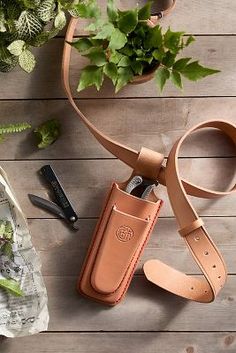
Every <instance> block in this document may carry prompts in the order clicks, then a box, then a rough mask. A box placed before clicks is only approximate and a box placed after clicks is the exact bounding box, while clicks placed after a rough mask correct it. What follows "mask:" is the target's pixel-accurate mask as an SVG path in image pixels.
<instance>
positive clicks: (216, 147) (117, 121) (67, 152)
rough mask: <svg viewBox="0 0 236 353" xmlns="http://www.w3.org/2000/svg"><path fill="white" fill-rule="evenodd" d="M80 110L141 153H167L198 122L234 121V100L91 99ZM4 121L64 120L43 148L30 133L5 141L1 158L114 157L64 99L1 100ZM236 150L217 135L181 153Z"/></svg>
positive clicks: (192, 142)
mask: <svg viewBox="0 0 236 353" xmlns="http://www.w3.org/2000/svg"><path fill="white" fill-rule="evenodd" d="M78 103H79V106H80V107H81V109H82V111H83V112H84V113H85V114H86V115H87V116H88V117H89V119H90V121H91V122H93V123H94V124H95V125H96V126H97V127H98V128H99V129H101V130H102V131H103V132H105V133H106V134H107V135H108V136H111V137H112V138H114V139H116V140H117V141H120V142H121V143H124V144H128V145H129V146H130V147H131V148H133V149H136V150H139V149H140V147H141V146H142V145H145V146H146V147H148V148H151V149H154V150H156V151H158V152H161V153H164V154H165V156H167V154H168V153H169V151H170V148H171V147H172V145H173V143H174V142H175V141H176V140H177V139H178V138H179V137H180V136H181V135H182V134H183V133H184V131H186V129H188V128H190V127H191V126H193V125H194V124H198V123H200V122H202V121H204V120H206V119H211V120H214V119H227V120H229V121H231V122H235V121H236V100H235V98H232V97H230V98H178V99H173V98H161V99H159V98H153V99H138V100H136V99H126V100H123V99H114V100H113V99H112V100H109V99H107V100H101V99H99V100H98V99H93V100H90V101H89V104H88V101H87V100H81V101H78ZM0 116H1V118H2V120H3V121H8V122H12V123H13V122H21V121H27V122H29V123H30V124H31V125H32V126H33V127H34V128H35V127H36V126H37V125H39V124H40V123H41V122H42V121H44V120H47V119H49V118H57V119H60V121H61V124H62V136H61V137H60V140H59V141H58V142H56V143H55V144H54V145H53V146H51V147H50V148H48V149H45V150H39V149H38V148H36V139H35V137H34V136H33V134H32V132H26V133H23V134H18V135H15V136H11V137H9V138H7V139H6V140H5V142H4V144H2V145H1V155H0V159H8V160H9V159H14V160H15V159H16V160H17V159H49V158H50V159H76V158H90V159H91V158H103V157H106V158H107V157H108V158H113V156H112V155H111V154H109V153H108V152H107V151H106V150H105V149H104V148H103V147H101V146H100V144H99V143H98V142H97V141H96V140H95V139H94V138H93V137H91V134H90V133H89V132H88V130H87V129H86V128H85V127H84V125H83V124H82V122H81V121H80V120H79V118H78V116H77V115H76V114H75V113H74V111H73V110H72V108H70V106H69V103H68V102H67V101H65V100H59V101H58V100H28V101H15V102H14V103H13V102H12V101H2V102H1V112H0ZM235 154H236V151H235V148H234V146H233V145H232V144H231V143H230V142H229V141H228V140H227V139H226V138H225V137H224V136H223V135H221V134H220V133H218V132H217V131H215V130H214V131H213V130H212V131H211V132H209V131H207V132H206V131H205V130H204V131H202V132H199V133H195V134H194V135H193V136H192V137H190V138H189V139H188V140H187V141H186V142H185V144H184V145H183V147H182V149H181V156H183V157H210V156H233V155H235Z"/></svg>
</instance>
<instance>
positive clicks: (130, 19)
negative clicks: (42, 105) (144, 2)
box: [117, 9, 138, 34]
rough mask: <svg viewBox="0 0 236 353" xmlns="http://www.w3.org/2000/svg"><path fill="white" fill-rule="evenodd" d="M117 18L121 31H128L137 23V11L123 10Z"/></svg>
mask: <svg viewBox="0 0 236 353" xmlns="http://www.w3.org/2000/svg"><path fill="white" fill-rule="evenodd" d="M119 15H120V16H119V20H118V23H117V24H118V27H119V29H120V30H121V31H122V32H123V33H126V34H128V33H130V32H132V31H133V30H134V29H135V27H136V26H137V24H138V11H137V9H135V10H130V11H123V12H121V11H120V12H119Z"/></svg>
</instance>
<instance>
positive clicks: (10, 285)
mask: <svg viewBox="0 0 236 353" xmlns="http://www.w3.org/2000/svg"><path fill="white" fill-rule="evenodd" d="M0 287H2V288H3V289H5V290H6V291H7V292H9V293H10V294H12V295H14V296H16V297H22V296H23V295H24V292H23V291H22V289H21V288H20V285H19V283H18V282H17V281H15V280H14V279H0Z"/></svg>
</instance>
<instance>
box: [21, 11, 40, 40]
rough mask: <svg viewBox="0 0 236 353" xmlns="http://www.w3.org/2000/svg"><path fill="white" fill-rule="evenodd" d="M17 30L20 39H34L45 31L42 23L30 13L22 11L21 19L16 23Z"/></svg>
mask: <svg viewBox="0 0 236 353" xmlns="http://www.w3.org/2000/svg"><path fill="white" fill-rule="evenodd" d="M16 29H17V32H18V33H17V34H18V37H19V39H23V40H26V39H31V38H34V37H35V36H36V35H37V34H38V33H40V32H41V31H42V29H43V25H42V22H41V21H40V20H39V18H38V17H37V16H36V15H35V14H34V13H33V12H30V11H27V10H25V11H22V12H21V15H20V17H19V18H18V20H17V21H16Z"/></svg>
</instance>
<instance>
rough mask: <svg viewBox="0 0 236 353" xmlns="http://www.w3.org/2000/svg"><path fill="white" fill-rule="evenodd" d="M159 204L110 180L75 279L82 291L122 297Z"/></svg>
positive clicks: (112, 299) (111, 300) (106, 299)
mask: <svg viewBox="0 0 236 353" xmlns="http://www.w3.org/2000/svg"><path fill="white" fill-rule="evenodd" d="M161 205H162V201H161V200H158V199H157V198H156V197H155V201H147V200H143V199H140V198H138V197H136V196H133V195H130V194H128V193H126V192H124V191H123V190H122V189H121V185H119V184H117V183H113V184H112V187H111V190H110V192H109V194H108V196H107V199H106V202H105V205H104V208H103V211H102V214H101V216H100V219H99V222H98V224H97V227H96V229H95V232H94V235H93V240H92V243H91V246H90V249H89V251H88V255H87V258H86V260H85V263H84V266H83V269H82V272H81V276H80V278H79V281H78V290H79V291H80V292H81V293H82V294H84V295H86V296H87V297H90V298H92V299H95V300H97V301H100V302H103V303H106V304H109V305H115V304H117V303H118V302H119V301H120V300H121V299H122V298H123V297H124V295H125V293H126V291H127V289H128V287H129V283H130V281H131V279H132V276H133V273H134V271H135V268H136V265H137V262H138V259H139V257H140V255H141V253H142V251H143V249H144V246H145V244H146V242H147V241H148V239H149V237H150V234H151V232H152V229H153V227H154V225H155V223H156V220H157V216H158V213H159V210H160V207H161Z"/></svg>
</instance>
